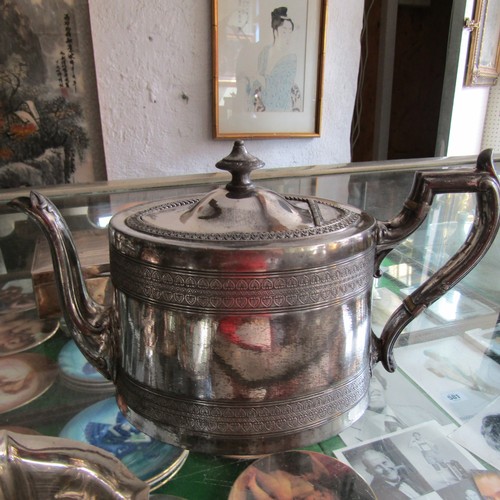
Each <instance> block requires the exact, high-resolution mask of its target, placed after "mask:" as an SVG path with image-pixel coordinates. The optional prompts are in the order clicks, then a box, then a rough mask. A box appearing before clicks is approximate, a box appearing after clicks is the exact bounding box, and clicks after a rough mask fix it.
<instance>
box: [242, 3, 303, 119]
mask: <svg viewBox="0 0 500 500" xmlns="http://www.w3.org/2000/svg"><path fill="white" fill-rule="evenodd" d="M287 11H288V9H287V7H278V8H276V9H274V10H273V11H272V12H271V28H272V31H273V44H272V45H267V46H266V47H264V48H263V49H262V51H261V53H260V54H259V60H258V70H259V76H260V77H261V79H259V80H256V81H255V82H254V85H253V89H252V92H251V95H250V96H249V97H250V98H251V99H252V100H253V108H254V111H260V112H262V111H302V96H301V90H300V88H299V86H298V85H297V81H296V78H297V54H296V53H295V52H293V51H292V50H293V49H292V48H291V43H290V42H291V37H292V36H293V32H294V29H295V25H294V23H293V20H292V19H291V18H290V17H288V15H287Z"/></svg>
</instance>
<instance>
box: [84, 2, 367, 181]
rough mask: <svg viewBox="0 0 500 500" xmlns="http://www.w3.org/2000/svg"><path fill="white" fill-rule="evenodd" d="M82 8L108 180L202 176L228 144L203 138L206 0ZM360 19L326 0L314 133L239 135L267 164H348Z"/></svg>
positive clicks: (207, 96) (207, 105) (356, 7)
mask: <svg viewBox="0 0 500 500" xmlns="http://www.w3.org/2000/svg"><path fill="white" fill-rule="evenodd" d="M266 1H268V0H266ZM269 4H270V5H272V4H273V2H269ZM89 5H90V16H91V25H92V38H93V45H94V57H95V64H96V72H97V83H98V92H99V102H100V111H101V120H102V126H103V138H104V147H105V153H106V164H107V171H108V178H109V179H125V178H141V177H161V176H168V175H177V174H180V173H182V174H184V173H203V172H212V171H213V170H214V167H213V166H214V164H215V162H217V161H218V160H219V159H221V158H223V157H224V156H226V155H227V154H229V152H230V150H231V145H232V142H231V141H220V140H214V139H212V104H211V103H212V66H211V58H212V52H211V1H210V0H182V1H181V0H120V1H119V2H116V1H111V0H106V1H103V0H89ZM271 10H272V9H270V11H271ZM362 17H363V0H350V1H348V2H346V1H345V0H329V18H328V32H327V47H326V63H325V72H324V92H323V124H322V135H321V137H320V138H309V139H266V140H252V141H246V145H247V148H248V150H249V152H250V153H252V154H254V155H256V156H258V157H259V158H260V159H262V160H263V161H264V162H265V163H266V166H267V167H287V166H295V165H314V164H330V163H343V162H348V161H349V160H350V147H349V134H350V127H351V119H352V112H353V106H354V99H355V96H356V80H357V74H358V65H359V52H360V46H359V37H360V32H361V25H362ZM183 94H185V95H186V96H188V98H189V100H185V99H183V98H182V95H183Z"/></svg>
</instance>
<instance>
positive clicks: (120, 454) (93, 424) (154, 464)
mask: <svg viewBox="0 0 500 500" xmlns="http://www.w3.org/2000/svg"><path fill="white" fill-rule="evenodd" d="M60 437H65V438H68V439H73V440H75V441H81V442H83V443H87V444H91V445H93V446H97V447H98V448H102V449H103V450H106V451H107V452H109V453H111V454H113V455H114V456H115V457H117V458H119V459H120V460H121V461H122V462H123V464H125V465H126V466H127V467H128V469H129V470H130V471H131V472H132V473H133V474H134V475H136V476H137V477H138V478H139V479H141V480H142V481H145V482H146V483H148V485H149V487H150V489H151V491H152V490H155V489H157V488H159V487H160V486H162V485H163V484H165V483H166V482H167V481H168V480H170V479H171V478H172V477H173V476H174V475H175V474H176V473H177V472H178V471H179V469H180V468H181V466H182V465H183V464H184V462H185V461H186V458H187V456H188V453H189V452H188V451H187V450H184V449H182V448H177V447H175V446H172V445H170V444H167V443H162V442H161V441H157V440H155V439H153V438H151V437H149V436H148V435H146V434H144V433H142V432H140V431H139V430H138V429H136V428H135V427H134V426H133V425H132V424H131V423H129V422H128V421H127V420H126V419H125V417H124V416H123V415H122V413H121V412H120V410H119V409H118V405H117V404H116V401H115V399H114V398H108V399H105V400H104V401H99V402H98V403H95V404H93V405H92V406H89V407H88V408H87V409H85V410H83V411H82V412H80V413H79V414H77V415H76V416H75V417H73V418H72V419H71V420H70V421H69V422H68V423H67V424H66V425H65V426H64V428H63V430H62V431H61V433H60Z"/></svg>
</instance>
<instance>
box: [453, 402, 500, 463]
mask: <svg viewBox="0 0 500 500" xmlns="http://www.w3.org/2000/svg"><path fill="white" fill-rule="evenodd" d="M449 437H450V439H453V441H455V442H456V443H458V444H460V445H461V446H463V447H464V448H466V449H467V450H469V451H470V452H472V453H474V455H476V456H478V457H479V458H481V459H482V460H484V461H486V462H487V463H489V464H490V465H492V466H493V467H495V468H497V469H500V398H498V399H496V400H495V401H493V403H491V404H490V405H488V406H487V407H486V408H485V409H484V410H483V411H482V412H480V413H478V414H477V415H476V416H475V417H474V418H471V419H470V420H469V421H468V422H467V423H466V424H464V425H462V426H461V427H460V428H458V429H457V430H456V431H454V432H452V433H451V434H450V436H449Z"/></svg>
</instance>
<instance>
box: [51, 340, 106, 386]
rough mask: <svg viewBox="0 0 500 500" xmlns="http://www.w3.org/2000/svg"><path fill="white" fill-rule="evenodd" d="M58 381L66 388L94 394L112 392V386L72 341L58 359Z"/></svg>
mask: <svg viewBox="0 0 500 500" xmlns="http://www.w3.org/2000/svg"><path fill="white" fill-rule="evenodd" d="M58 363H59V368H60V371H61V374H60V380H61V382H63V383H64V384H65V385H66V386H67V387H70V388H71V389H75V390H78V391H85V392H94V393H101V392H102V393H111V392H114V385H113V383H112V382H111V381H110V380H107V379H106V378H104V377H103V376H102V375H101V374H100V373H99V372H98V371H97V370H96V369H95V368H94V367H93V366H92V365H91V364H90V363H89V362H88V361H87V359H86V358H85V356H84V355H83V354H82V353H81V351H80V349H78V346H77V345H76V343H75V341H74V340H70V341H68V342H67V343H66V344H65V345H64V347H63V348H62V349H61V351H60V353H59V357H58Z"/></svg>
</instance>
